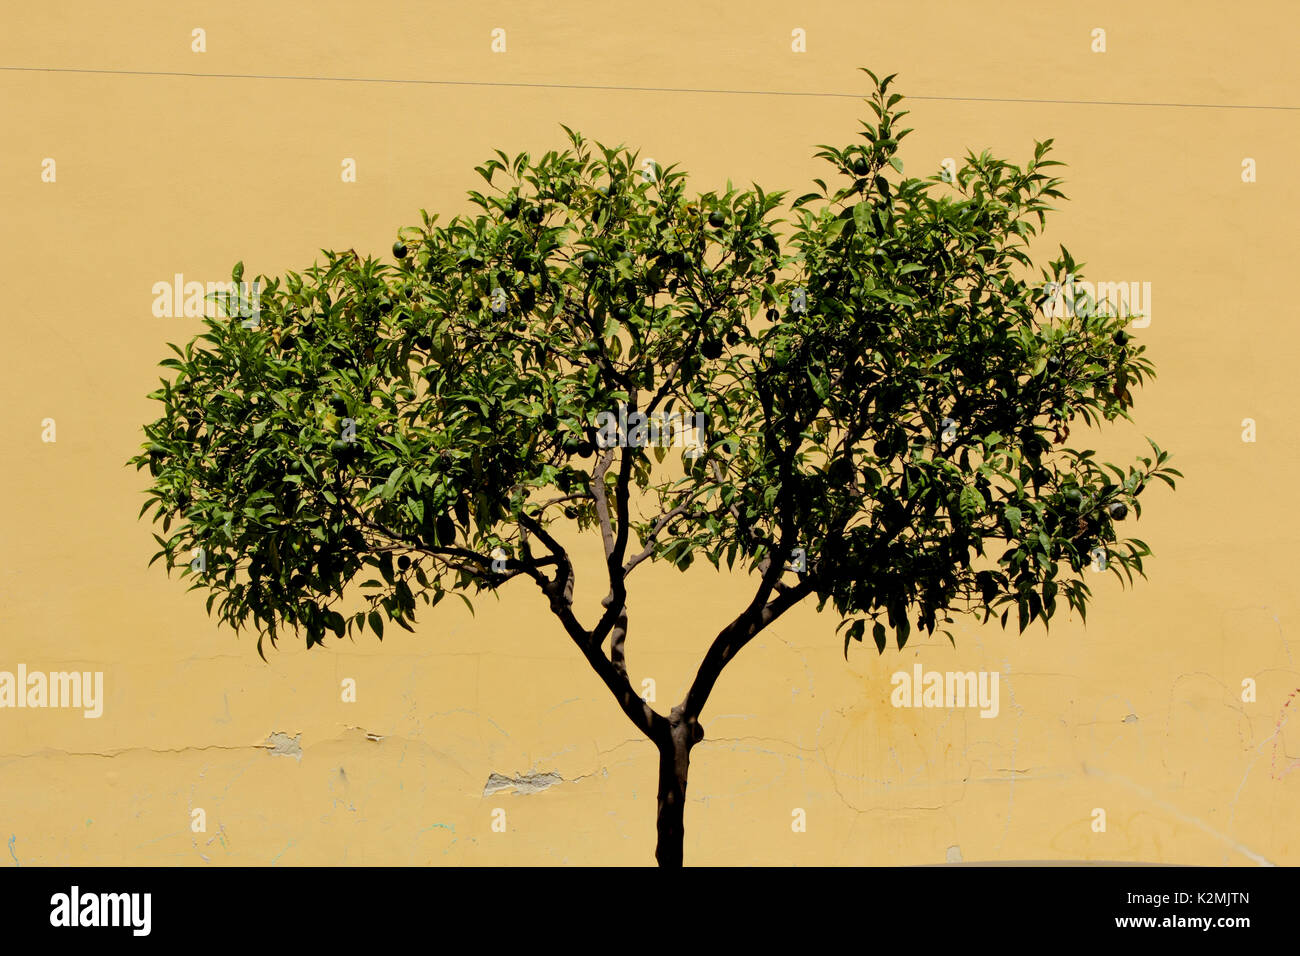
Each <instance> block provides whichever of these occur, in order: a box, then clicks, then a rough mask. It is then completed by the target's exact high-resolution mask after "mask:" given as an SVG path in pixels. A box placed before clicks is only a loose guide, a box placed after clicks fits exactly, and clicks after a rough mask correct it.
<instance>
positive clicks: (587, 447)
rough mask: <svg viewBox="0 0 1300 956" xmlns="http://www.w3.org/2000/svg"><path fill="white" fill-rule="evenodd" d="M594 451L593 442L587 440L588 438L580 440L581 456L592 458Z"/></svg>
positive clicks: (579, 451)
mask: <svg viewBox="0 0 1300 956" xmlns="http://www.w3.org/2000/svg"><path fill="white" fill-rule="evenodd" d="M592 451H593V448H592V444H591V442H589V441H587V440H586V439H583V440H582V441H580V442H578V457H579V458H590V457H591V453H592Z"/></svg>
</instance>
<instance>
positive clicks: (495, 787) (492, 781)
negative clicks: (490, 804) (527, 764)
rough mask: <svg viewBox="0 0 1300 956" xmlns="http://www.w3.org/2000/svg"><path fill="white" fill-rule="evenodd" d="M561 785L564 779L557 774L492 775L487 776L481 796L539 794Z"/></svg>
mask: <svg viewBox="0 0 1300 956" xmlns="http://www.w3.org/2000/svg"><path fill="white" fill-rule="evenodd" d="M561 783H564V778H563V777H561V776H560V775H559V774H558V773H525V774H519V775H518V776H515V777H507V776H504V775H503V774H499V773H492V774H489V775H488V779H487V784H486V785H484V787H483V796H485V797H490V796H492V794H494V793H500V792H501V791H502V790H513V791H514V792H515V793H523V794H528V793H540V792H541V791H543V790H547V789H549V788H550V787H554V786H556V785H557V784H561Z"/></svg>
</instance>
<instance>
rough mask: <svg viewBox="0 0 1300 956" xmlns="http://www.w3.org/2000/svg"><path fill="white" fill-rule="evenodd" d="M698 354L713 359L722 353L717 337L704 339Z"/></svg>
mask: <svg viewBox="0 0 1300 956" xmlns="http://www.w3.org/2000/svg"><path fill="white" fill-rule="evenodd" d="M700 354H702V355H703V356H704V357H705V358H706V359H715V358H718V357H719V356H721V355H722V343H721V342H719V341H718V340H717V339H706V340H705V341H704V342H703V343H701V345H700Z"/></svg>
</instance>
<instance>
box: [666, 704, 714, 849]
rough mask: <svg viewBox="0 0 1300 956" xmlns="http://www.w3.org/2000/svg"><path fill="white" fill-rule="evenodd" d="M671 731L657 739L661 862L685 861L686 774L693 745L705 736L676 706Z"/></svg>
mask: <svg viewBox="0 0 1300 956" xmlns="http://www.w3.org/2000/svg"><path fill="white" fill-rule="evenodd" d="M669 720H670V724H671V732H670V734H668V735H667V736H666V737H665V739H663V740H661V741H659V742H658V747H659V816H658V820H657V830H658V835H659V842H658V844H657V845H656V847H655V859H656V860H658V861H659V865H660V866H673V867H680V866H681V865H682V844H683V841H684V839H685V836H686V827H685V813H686V774H687V771H688V769H689V768H690V763H691V748H692V747H694V746H695V745H696V744H697V743H699V741H700V740H701V739H702V738H703V736H704V730H703V728H702V727H700V725H699V723H698V722H697V721H694V720H683V719H682V718H681V715H680V712H679V711H678V710H677V709H675V708H674V711H673V714H672V716H671V717H670V718H669Z"/></svg>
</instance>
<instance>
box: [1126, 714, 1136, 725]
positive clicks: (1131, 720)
mask: <svg viewBox="0 0 1300 956" xmlns="http://www.w3.org/2000/svg"><path fill="white" fill-rule="evenodd" d="M1137 722H1138V715H1137V714H1129V715H1128V716H1127V717H1125V718H1124V723H1126V724H1136V723H1137Z"/></svg>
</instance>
